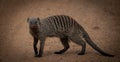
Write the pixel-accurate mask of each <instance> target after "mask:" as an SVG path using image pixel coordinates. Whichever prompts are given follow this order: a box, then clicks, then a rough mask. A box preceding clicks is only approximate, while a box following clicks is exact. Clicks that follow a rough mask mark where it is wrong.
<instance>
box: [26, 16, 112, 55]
mask: <svg viewBox="0 0 120 62" xmlns="http://www.w3.org/2000/svg"><path fill="white" fill-rule="evenodd" d="M28 23H29V27H30V33H31V34H32V36H33V38H34V52H35V56H36V57H41V56H42V54H43V49H44V43H45V39H46V37H51V36H56V37H59V38H60V40H61V43H62V45H63V46H64V49H62V50H60V51H58V52H55V53H56V54H62V53H64V52H65V51H67V49H68V48H69V44H68V41H69V40H72V41H73V42H75V43H76V44H79V45H81V46H82V50H81V52H80V53H79V55H83V54H85V49H86V43H85V41H86V42H87V43H88V44H89V45H90V46H91V47H93V48H94V49H95V50H96V51H98V52H99V53H101V54H102V55H104V56H110V57H113V55H110V54H108V53H105V52H104V51H102V50H101V49H100V48H99V47H98V46H97V45H96V44H95V43H93V41H92V40H91V39H90V37H89V35H88V34H87V32H86V31H85V30H84V28H83V27H82V26H81V25H79V24H78V23H77V22H76V21H75V20H74V19H73V18H71V17H69V16H66V15H56V16H50V17H47V18H44V19H39V18H28ZM36 27H37V28H36ZM38 40H40V49H39V53H38V52H37V47H36V45H37V43H38Z"/></svg>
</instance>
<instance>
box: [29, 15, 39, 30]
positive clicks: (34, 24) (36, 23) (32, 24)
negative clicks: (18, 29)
mask: <svg viewBox="0 0 120 62" xmlns="http://www.w3.org/2000/svg"><path fill="white" fill-rule="evenodd" d="M27 22H28V24H29V27H30V28H32V29H34V28H39V26H40V19H39V18H32V17H30V18H28V19H27Z"/></svg>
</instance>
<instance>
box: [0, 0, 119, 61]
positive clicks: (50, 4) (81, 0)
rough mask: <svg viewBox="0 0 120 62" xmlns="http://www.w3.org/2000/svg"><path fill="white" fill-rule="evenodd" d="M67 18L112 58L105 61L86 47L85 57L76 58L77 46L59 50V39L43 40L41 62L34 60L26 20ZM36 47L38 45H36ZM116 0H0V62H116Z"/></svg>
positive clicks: (117, 58)
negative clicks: (75, 22)
mask: <svg viewBox="0 0 120 62" xmlns="http://www.w3.org/2000/svg"><path fill="white" fill-rule="evenodd" d="M52 15H68V16H71V17H72V18H74V19H75V20H76V21H77V22H78V23H79V24H81V25H82V26H83V27H84V29H85V30H86V31H87V32H88V34H89V35H90V37H91V39H92V40H93V41H94V43H96V44H97V45H98V46H99V47H100V48H101V49H102V50H104V51H105V52H108V53H110V54H114V55H115V57H113V58H112V57H105V56H102V55H100V54H99V53H98V52H96V51H95V50H94V49H93V48H91V47H90V46H89V45H88V44H87V48H86V54H85V55H77V53H79V52H80V51H81V46H79V45H76V44H74V43H72V42H70V49H69V50H68V51H67V52H66V53H64V54H62V55H56V54H54V52H55V51H58V50H60V49H62V48H63V46H62V45H61V43H60V40H59V38H55V37H54V38H47V39H46V43H45V49H44V54H43V57H42V58H35V57H34V51H33V38H32V36H31V35H30V34H29V29H28V24H27V18H28V17H39V18H41V19H42V18H46V17H49V16H52ZM38 47H39V45H38ZM119 58H120V1H119V0H0V62H35V61H42V62H120V59H119Z"/></svg>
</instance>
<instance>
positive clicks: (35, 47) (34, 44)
mask: <svg viewBox="0 0 120 62" xmlns="http://www.w3.org/2000/svg"><path fill="white" fill-rule="evenodd" d="M37 43H38V39H37V38H35V37H34V42H33V48H34V53H35V56H37V54H38V51H37Z"/></svg>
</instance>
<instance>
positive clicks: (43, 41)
mask: <svg viewBox="0 0 120 62" xmlns="http://www.w3.org/2000/svg"><path fill="white" fill-rule="evenodd" d="M44 44H45V39H40V49H39V54H38V55H37V56H36V57H42V54H43V50H44Z"/></svg>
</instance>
